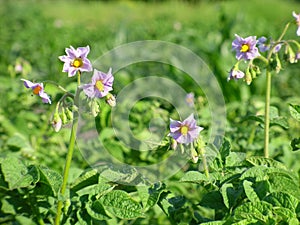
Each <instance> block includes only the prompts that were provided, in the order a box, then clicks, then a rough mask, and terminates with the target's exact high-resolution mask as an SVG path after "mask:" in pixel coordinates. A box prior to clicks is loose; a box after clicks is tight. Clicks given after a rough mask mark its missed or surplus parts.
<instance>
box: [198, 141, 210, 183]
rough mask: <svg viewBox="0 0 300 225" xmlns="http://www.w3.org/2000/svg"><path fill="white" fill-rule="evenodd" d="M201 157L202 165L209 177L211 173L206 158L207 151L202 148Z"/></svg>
mask: <svg viewBox="0 0 300 225" xmlns="http://www.w3.org/2000/svg"><path fill="white" fill-rule="evenodd" d="M199 153H200V156H201V158H202V163H203V169H204V173H205V176H206V177H209V171H208V166H207V161H206V157H205V149H204V147H202V148H200V152H199Z"/></svg>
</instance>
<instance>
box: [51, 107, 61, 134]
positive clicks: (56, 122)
mask: <svg viewBox="0 0 300 225" xmlns="http://www.w3.org/2000/svg"><path fill="white" fill-rule="evenodd" d="M51 124H52V127H53V129H54V131H55V132H58V131H60V129H61V126H62V120H61V118H60V116H59V114H58V112H55V113H54V116H53V120H52V123H51Z"/></svg>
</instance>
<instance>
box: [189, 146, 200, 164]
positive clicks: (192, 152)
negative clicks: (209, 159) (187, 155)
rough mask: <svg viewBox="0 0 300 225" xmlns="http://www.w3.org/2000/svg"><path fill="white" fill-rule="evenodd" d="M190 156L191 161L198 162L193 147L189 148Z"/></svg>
mask: <svg viewBox="0 0 300 225" xmlns="http://www.w3.org/2000/svg"><path fill="white" fill-rule="evenodd" d="M191 158H192V161H193V163H197V162H198V159H199V156H198V153H197V151H196V150H195V149H194V148H192V149H191Z"/></svg>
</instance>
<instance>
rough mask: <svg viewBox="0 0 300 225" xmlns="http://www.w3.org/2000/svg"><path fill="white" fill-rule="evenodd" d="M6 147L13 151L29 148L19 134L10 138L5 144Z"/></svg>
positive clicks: (25, 140)
mask: <svg viewBox="0 0 300 225" xmlns="http://www.w3.org/2000/svg"><path fill="white" fill-rule="evenodd" d="M6 145H7V146H8V147H9V148H10V149H11V150H13V151H17V150H20V149H22V148H27V149H28V148H31V147H30V145H29V144H28V141H27V139H26V138H25V137H24V136H23V135H21V134H19V133H16V134H14V135H13V136H12V137H10V138H9V139H8V140H7V142H6Z"/></svg>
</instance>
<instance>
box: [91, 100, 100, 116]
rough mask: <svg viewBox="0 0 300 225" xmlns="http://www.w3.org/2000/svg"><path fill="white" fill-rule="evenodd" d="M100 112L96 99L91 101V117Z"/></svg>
mask: <svg viewBox="0 0 300 225" xmlns="http://www.w3.org/2000/svg"><path fill="white" fill-rule="evenodd" d="M99 112H100V108H99V104H98V102H97V101H96V100H92V101H91V113H92V115H93V117H96V116H97V115H98V113H99Z"/></svg>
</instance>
